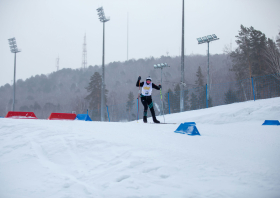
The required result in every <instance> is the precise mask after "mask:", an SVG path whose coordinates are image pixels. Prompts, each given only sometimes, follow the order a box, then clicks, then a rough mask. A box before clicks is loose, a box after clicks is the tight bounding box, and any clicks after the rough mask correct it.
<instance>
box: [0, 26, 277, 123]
mask: <svg viewBox="0 0 280 198" xmlns="http://www.w3.org/2000/svg"><path fill="white" fill-rule="evenodd" d="M279 36H280V33H279V35H278V36H277V37H276V39H275V40H273V39H269V38H266V36H265V34H263V33H262V32H261V31H258V30H255V29H254V28H253V27H249V28H247V27H244V26H242V25H241V29H240V31H239V33H238V35H237V36H236V43H237V45H238V48H237V49H235V50H233V51H232V50H231V49H230V48H225V49H224V54H210V85H208V89H210V99H209V106H216V105H222V104H229V103H232V102H238V101H245V100H249V99H252V88H253V87H255V89H256V92H257V94H258V97H259V98H265V97H266V95H267V92H266V91H267V90H268V87H270V88H271V87H272V86H274V87H275V89H273V90H271V89H270V92H269V94H270V95H269V97H275V96H280V95H278V94H279V92H280V88H279V89H278V87H277V86H279V80H280V75H279V74H280V40H279ZM159 63H167V64H168V65H170V67H168V68H164V69H163V76H162V81H163V83H162V87H163V88H162V94H163V100H164V101H163V105H164V111H165V113H168V112H169V109H170V111H171V113H175V112H179V107H178V103H179V100H178V97H179V92H180V86H179V84H180V79H181V57H178V56H177V57H171V56H168V55H167V56H161V57H159V58H154V57H149V58H145V59H138V60H135V59H130V60H128V61H125V62H111V63H109V64H106V65H105V84H106V90H107V91H106V105H107V106H108V110H109V112H110V114H111V115H110V117H111V120H112V121H127V120H134V119H137V116H136V114H137V113H136V111H137V110H136V108H137V107H136V106H137V104H136V103H137V100H136V99H137V95H138V89H137V87H136V86H135V84H136V81H137V78H138V76H142V79H145V78H146V77H148V76H151V77H152V79H153V83H155V84H157V85H158V84H160V80H161V71H160V70H159V69H154V67H153V66H154V65H155V64H159ZM184 64H185V83H186V84H185V86H184V90H185V101H184V102H185V104H184V106H185V110H194V109H199V108H205V107H206V106H205V95H206V91H205V85H206V77H207V56H206V54H205V55H196V54H192V55H188V56H185V63H184ZM100 75H101V67H100V66H97V65H96V66H89V67H88V68H86V69H61V70H59V71H56V72H53V73H51V74H47V75H45V74H41V75H36V76H32V77H30V78H28V79H26V80H25V81H23V80H21V79H19V80H17V83H16V103H15V110H16V111H33V112H35V114H36V116H37V117H38V118H41V119H46V118H47V117H48V116H49V115H50V113H52V112H65V113H71V112H72V111H75V112H76V113H77V114H79V113H86V111H87V109H88V110H89V113H90V116H91V117H92V119H93V120H100V88H101V86H100V83H101V82H100V80H101V76H100ZM267 75H269V76H267ZM259 76H267V77H266V80H262V81H261V80H258V81H257V80H255V81H254V82H253V86H252V83H251V80H250V79H251V78H255V79H258V77H259ZM246 79H247V81H246V82H245V80H246ZM248 79H249V81H248ZM254 84H255V85H254ZM250 86H251V87H250ZM254 91H255V90H254ZM168 96H169V97H168ZM0 98H1V103H0V116H5V115H6V113H7V112H8V111H10V110H11V109H12V103H13V86H12V85H10V84H6V85H4V86H1V87H0ZM153 98H154V100H155V104H156V108H155V110H156V112H157V114H159V113H160V107H158V108H157V106H160V102H161V101H160V97H159V92H156V91H155V92H154V93H153ZM168 98H169V103H170V107H171V108H169V106H168ZM140 106H141V104H140ZM140 110H141V111H142V109H140ZM141 111H140V117H141V116H142V112H141ZM104 116H105V117H106V115H104Z"/></svg>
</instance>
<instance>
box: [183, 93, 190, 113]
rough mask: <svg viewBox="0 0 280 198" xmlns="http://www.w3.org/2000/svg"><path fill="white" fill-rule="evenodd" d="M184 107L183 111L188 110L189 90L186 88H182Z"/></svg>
mask: <svg viewBox="0 0 280 198" xmlns="http://www.w3.org/2000/svg"><path fill="white" fill-rule="evenodd" d="M184 99H185V101H184V109H185V111H188V110H190V102H189V90H188V89H185V90H184Z"/></svg>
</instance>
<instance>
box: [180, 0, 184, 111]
mask: <svg viewBox="0 0 280 198" xmlns="http://www.w3.org/2000/svg"><path fill="white" fill-rule="evenodd" d="M182 7H183V8H182V47H181V83H180V85H181V86H180V87H181V92H180V112H183V111H184V85H185V82H184V81H185V79H184V78H185V76H184V74H185V66H184V57H185V52H184V48H185V47H184V37H185V35H184V28H185V26H184V0H183V6H182Z"/></svg>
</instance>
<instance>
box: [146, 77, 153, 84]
mask: <svg viewBox="0 0 280 198" xmlns="http://www.w3.org/2000/svg"><path fill="white" fill-rule="evenodd" d="M147 81H150V82H149V83H148V82H147ZM151 82H152V78H151V77H150V76H149V77H148V78H146V83H147V84H150V83H151Z"/></svg>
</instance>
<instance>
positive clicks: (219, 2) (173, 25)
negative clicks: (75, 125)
mask: <svg viewBox="0 0 280 198" xmlns="http://www.w3.org/2000/svg"><path fill="white" fill-rule="evenodd" d="M100 6H103V8H104V11H105V15H106V16H109V17H110V21H109V22H107V23H106V24H105V64H107V63H109V62H113V61H125V60H127V24H128V58H129V59H132V58H134V59H139V58H146V57H150V56H154V57H160V56H162V55H166V54H167V52H168V53H169V55H170V56H178V55H180V47H181V31H182V16H181V15H182V0H0V28H1V29H0V86H2V85H4V84H6V83H10V84H11V83H12V80H13V71H14V69H13V67H14V54H12V53H11V52H10V49H9V44H8V39H9V38H12V37H15V38H16V41H17V45H18V47H19V48H20V49H21V50H22V52H20V53H19V54H17V76H16V78H17V79H24V80H25V79H26V78H29V77H31V76H32V75H33V76H35V75H36V74H49V73H51V72H53V71H56V67H55V61H56V58H57V57H58V55H59V58H60V63H59V68H60V69H62V68H72V69H76V68H80V67H81V65H82V46H83V40H84V35H85V34H86V40H87V62H88V65H101V64H102V33H103V29H102V23H101V22H100V21H99V19H98V16H97V11H96V9H97V8H98V7H100ZM279 8H280V0H185V54H186V55H189V54H192V53H193V54H206V50H207V45H206V44H202V45H198V44H197V40H196V38H197V37H201V36H206V35H209V34H216V35H217V36H218V37H219V38H220V40H218V41H215V42H213V43H211V44H210V53H211V54H214V53H223V49H224V46H225V45H229V44H230V43H231V42H232V46H233V49H234V48H235V47H236V44H235V36H236V35H237V34H238V31H239V30H240V25H241V24H243V25H244V26H246V27H250V26H253V27H254V28H255V29H257V30H260V31H262V32H263V33H265V34H266V36H267V37H269V38H272V37H276V35H277V34H278V32H279V30H280V20H279V19H280V9H279ZM127 22H128V23H127ZM151 67H152V66H151ZM174 67H175V66H174ZM177 67H179V65H178V66H177ZM185 67H186V69H185V70H186V71H187V67H188V65H187V64H186V65H185Z"/></svg>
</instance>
